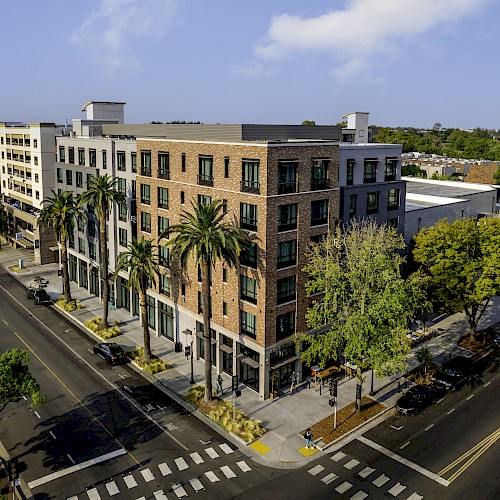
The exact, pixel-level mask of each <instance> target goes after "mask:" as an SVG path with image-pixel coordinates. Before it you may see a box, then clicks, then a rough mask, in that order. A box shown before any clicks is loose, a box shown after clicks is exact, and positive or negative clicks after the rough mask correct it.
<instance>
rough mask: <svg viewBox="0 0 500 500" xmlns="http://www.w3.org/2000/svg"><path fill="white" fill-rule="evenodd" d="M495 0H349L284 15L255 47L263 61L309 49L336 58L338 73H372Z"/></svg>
mask: <svg viewBox="0 0 500 500" xmlns="http://www.w3.org/2000/svg"><path fill="white" fill-rule="evenodd" d="M488 1H490V0H350V1H348V2H347V4H346V7H345V8H344V9H343V10H331V11H329V12H327V13H326V14H323V15H321V16H318V17H314V18H302V17H299V16H292V15H289V14H283V15H280V16H276V17H274V18H273V19H272V20H271V23H270V26H269V29H268V32H267V34H266V36H265V37H264V38H263V40H261V41H260V42H259V43H258V44H257V45H256V46H255V54H256V56H257V57H258V58H259V59H260V60H262V61H277V60H281V59H284V58H291V57H294V56H296V55H297V54H300V55H302V54H303V53H306V52H317V53H326V54H328V55H329V56H331V57H332V60H333V61H334V65H335V68H333V69H332V75H334V77H337V78H340V79H345V78H346V77H350V76H353V75H354V74H360V73H363V72H365V71H367V70H368V69H369V68H370V67H371V66H372V65H373V64H374V63H375V61H377V60H380V58H381V57H384V56H385V55H387V54H389V55H391V57H392V55H393V54H394V52H397V51H399V50H402V49H403V48H404V46H405V44H407V43H409V42H411V41H412V40H415V39H417V37H418V36H421V35H423V34H425V33H426V32H430V31H431V30H434V29H440V28H442V27H445V26H449V25H450V24H451V23H455V22H458V21H460V20H461V19H462V18H464V17H466V16H470V15H473V14H474V13H475V12H477V11H478V10H479V9H480V8H482V7H483V6H484V5H485V4H486V3H487V2H488Z"/></svg>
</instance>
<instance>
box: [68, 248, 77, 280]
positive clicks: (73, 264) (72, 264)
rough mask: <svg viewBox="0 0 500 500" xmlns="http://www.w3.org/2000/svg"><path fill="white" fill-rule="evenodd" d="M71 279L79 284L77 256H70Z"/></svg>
mask: <svg viewBox="0 0 500 500" xmlns="http://www.w3.org/2000/svg"><path fill="white" fill-rule="evenodd" d="M69 279H70V281H74V282H75V283H78V259H77V258H76V255H73V254H70V255H69Z"/></svg>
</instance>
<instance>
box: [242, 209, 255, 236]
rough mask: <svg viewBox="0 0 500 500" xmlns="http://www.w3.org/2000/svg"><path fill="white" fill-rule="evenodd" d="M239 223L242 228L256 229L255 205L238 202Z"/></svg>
mask: <svg viewBox="0 0 500 500" xmlns="http://www.w3.org/2000/svg"><path fill="white" fill-rule="evenodd" d="M240 225H241V227H242V228H243V229H249V230H251V231H257V205H250V204H249V203H240Z"/></svg>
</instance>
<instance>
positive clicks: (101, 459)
mask: <svg viewBox="0 0 500 500" xmlns="http://www.w3.org/2000/svg"><path fill="white" fill-rule="evenodd" d="M125 453H127V452H126V451H125V450H124V449H123V448H120V449H119V450H115V451H112V452H110V453H106V454H105V455H101V456H100V457H96V458H92V459H90V460H87V461H86V462H82V463H80V464H76V465H72V466H71V467H68V468H67V469H62V470H59V471H57V472H52V474H48V475H47V476H43V477H41V478H39V479H35V480H34V481H31V482H29V483H28V488H36V487H37V486H41V485H42V484H46V483H48V482H50V481H53V480H54V479H59V478H60V477H64V476H67V475H68V474H72V473H73V472H76V471H79V470H82V469H86V468H87V467H91V466H92V465H96V464H100V463H101V462H105V461H106V460H110V459H112V458H115V457H119V456H120V455H125Z"/></svg>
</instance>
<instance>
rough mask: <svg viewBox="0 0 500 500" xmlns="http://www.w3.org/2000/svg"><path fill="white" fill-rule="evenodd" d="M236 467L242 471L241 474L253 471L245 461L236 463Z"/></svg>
mask: <svg viewBox="0 0 500 500" xmlns="http://www.w3.org/2000/svg"><path fill="white" fill-rule="evenodd" d="M236 465H237V466H238V467H239V468H240V469H241V472H248V471H251V470H252V469H251V467H250V466H249V465H248V464H247V463H246V462H244V461H243V460H242V461H241V462H236Z"/></svg>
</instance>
